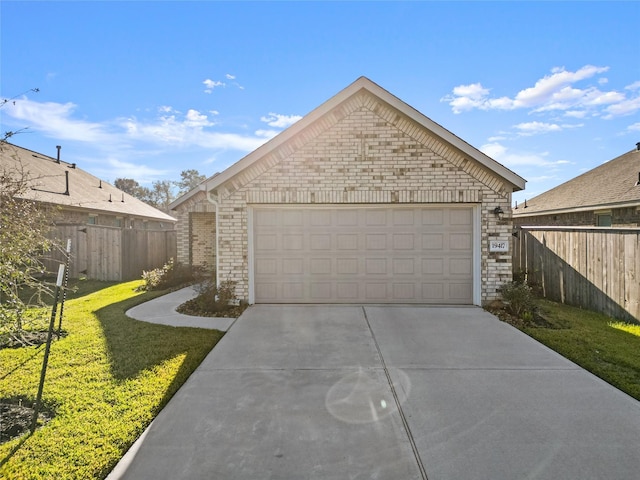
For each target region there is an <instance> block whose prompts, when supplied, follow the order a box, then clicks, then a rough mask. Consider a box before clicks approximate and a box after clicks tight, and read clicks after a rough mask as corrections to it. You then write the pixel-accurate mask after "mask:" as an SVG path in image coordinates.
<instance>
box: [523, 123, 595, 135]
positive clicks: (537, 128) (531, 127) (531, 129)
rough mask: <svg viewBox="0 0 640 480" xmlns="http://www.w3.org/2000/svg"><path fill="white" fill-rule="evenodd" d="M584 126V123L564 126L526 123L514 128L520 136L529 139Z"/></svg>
mask: <svg viewBox="0 0 640 480" xmlns="http://www.w3.org/2000/svg"><path fill="white" fill-rule="evenodd" d="M583 126H584V124H582V123H578V124H566V123H565V124H562V125H558V124H556V123H544V122H526V123H519V124H518V125H514V127H513V128H515V129H516V130H518V135H520V136H527V137H529V136H532V135H539V134H543V133H550V132H560V131H562V130H567V129H571V128H580V127H583Z"/></svg>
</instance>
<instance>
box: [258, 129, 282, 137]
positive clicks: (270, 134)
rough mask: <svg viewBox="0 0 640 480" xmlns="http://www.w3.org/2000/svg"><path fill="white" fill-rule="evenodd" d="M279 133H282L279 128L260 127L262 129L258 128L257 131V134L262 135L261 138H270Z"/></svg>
mask: <svg viewBox="0 0 640 480" xmlns="http://www.w3.org/2000/svg"><path fill="white" fill-rule="evenodd" d="M279 133H280V131H279V130H264V129H260V130H256V131H255V134H256V136H258V137H261V138H268V139H272V138H273V137H275V136H276V135H278V134H279Z"/></svg>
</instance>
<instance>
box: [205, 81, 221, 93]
mask: <svg viewBox="0 0 640 480" xmlns="http://www.w3.org/2000/svg"><path fill="white" fill-rule="evenodd" d="M202 83H203V84H204V86H205V87H206V88H205V90H204V92H205V93H211V92H213V89H214V88H216V87H224V86H226V84H225V83H224V82H221V81H219V80H211V79H210V78H207V79H206V80H205V81H204V82H202Z"/></svg>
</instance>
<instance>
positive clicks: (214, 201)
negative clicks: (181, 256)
mask: <svg viewBox="0 0 640 480" xmlns="http://www.w3.org/2000/svg"><path fill="white" fill-rule="evenodd" d="M206 195H207V200H208V201H209V203H211V204H213V206H214V207H215V209H216V240H215V242H216V286H217V287H219V286H220V251H219V248H218V245H220V242H219V241H218V240H219V238H220V222H219V221H218V217H219V215H218V200H217V199H216V198H214V197H212V196H211V190H208V191H207V192H206ZM189 248H193V245H189Z"/></svg>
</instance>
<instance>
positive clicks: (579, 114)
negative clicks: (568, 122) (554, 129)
mask: <svg viewBox="0 0 640 480" xmlns="http://www.w3.org/2000/svg"><path fill="white" fill-rule="evenodd" d="M564 116H565V117H570V118H584V117H586V116H587V111H586V110H567V111H566V112H564Z"/></svg>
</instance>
